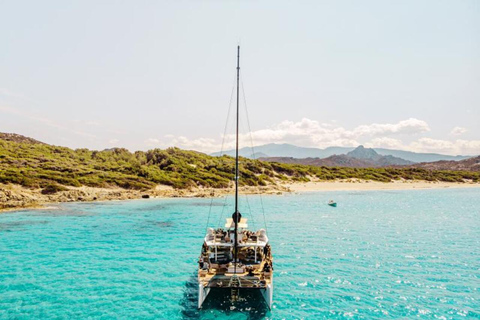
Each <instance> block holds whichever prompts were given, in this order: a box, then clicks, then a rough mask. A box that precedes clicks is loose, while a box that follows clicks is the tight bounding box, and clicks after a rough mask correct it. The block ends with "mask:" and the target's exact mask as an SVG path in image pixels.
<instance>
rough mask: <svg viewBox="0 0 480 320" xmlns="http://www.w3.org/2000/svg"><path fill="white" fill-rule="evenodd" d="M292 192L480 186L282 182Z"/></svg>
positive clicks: (478, 185)
mask: <svg viewBox="0 0 480 320" xmlns="http://www.w3.org/2000/svg"><path fill="white" fill-rule="evenodd" d="M284 186H285V187H287V188H288V189H290V190H291V191H292V192H315V191H343V190H345V191H349V190H358V191H365V190H413V189H442V188H480V183H473V182H463V183H461V182H438V181H435V182H432V181H412V180H398V181H392V182H379V181H369V180H336V181H311V182H304V183H290V184H284Z"/></svg>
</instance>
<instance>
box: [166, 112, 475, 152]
mask: <svg viewBox="0 0 480 320" xmlns="http://www.w3.org/2000/svg"><path fill="white" fill-rule="evenodd" d="M428 131H430V127H429V125H428V124H427V123H426V122H425V121H423V120H419V119H415V118H410V119H407V120H402V121H399V122H397V123H373V124H368V125H360V126H357V127H355V128H353V129H351V130H347V129H345V128H343V127H341V126H337V125H335V124H331V123H328V125H326V124H324V123H319V122H318V121H315V120H311V119H307V118H303V119H302V120H300V121H297V122H294V121H283V122H281V123H279V124H277V125H274V126H272V127H270V128H266V129H261V130H256V131H253V132H251V134H250V133H246V134H240V137H239V138H240V145H241V146H251V145H252V143H251V140H253V145H254V146H256V145H263V144H267V143H291V144H294V145H297V146H303V147H317V148H326V147H330V146H349V147H354V146H358V145H360V144H364V145H365V146H367V147H371V148H388V149H400V150H409V151H415V152H439V153H447V154H467V155H469V154H472V155H474V154H480V141H477V140H456V141H447V140H436V139H431V138H426V137H420V138H418V139H417V140H414V141H413V142H410V143H408V144H406V143H404V142H403V141H402V140H401V139H400V137H405V136H411V137H415V136H418V135H420V134H422V133H425V132H428ZM395 136H396V137H395ZM165 139H166V141H167V143H162V147H166V146H178V147H180V148H185V149H194V150H199V151H203V152H207V153H210V152H215V151H220V150H228V149H233V148H234V147H235V135H233V134H228V135H226V136H225V143H224V144H223V148H222V143H221V139H218V140H216V139H210V138H196V139H189V138H187V137H184V136H180V137H175V136H173V135H168V136H165Z"/></svg>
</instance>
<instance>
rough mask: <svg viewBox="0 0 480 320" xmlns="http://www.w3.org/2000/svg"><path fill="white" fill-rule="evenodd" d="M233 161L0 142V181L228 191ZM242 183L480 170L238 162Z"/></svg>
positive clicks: (447, 175)
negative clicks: (219, 189)
mask: <svg viewBox="0 0 480 320" xmlns="http://www.w3.org/2000/svg"><path fill="white" fill-rule="evenodd" d="M234 167H235V159H234V158H232V157H229V156H222V157H212V156H208V155H206V154H203V153H200V152H195V151H187V150H181V149H178V148H169V149H166V150H161V149H153V150H149V151H146V152H143V151H136V152H134V153H132V152H129V151H128V150H126V149H122V148H114V149H109V150H104V151H92V150H88V149H76V150H72V149H69V148H65V147H57V146H51V145H46V144H32V143H22V142H13V141H5V140H0V183H15V184H20V185H22V186H25V187H31V188H42V189H44V190H45V192H58V191H61V190H62V189H61V188H62V186H81V185H85V186H92V187H112V186H118V187H122V188H126V189H139V190H142V189H149V188H152V187H154V186H155V185H157V184H165V185H170V186H172V187H174V188H190V187H198V186H204V187H213V188H226V187H228V186H230V185H231V184H232V180H233V178H234ZM240 174H241V177H242V179H241V180H240V185H249V186H263V185H267V184H271V183H275V181H276V180H282V181H299V182H304V181H309V180H310V179H311V178H312V177H316V178H318V179H320V180H335V179H352V178H358V179H365V180H374V181H382V182H389V181H392V180H398V179H407V180H427V181H449V182H463V181H465V180H466V179H468V180H473V181H475V182H480V173H479V172H468V171H430V170H425V169H416V168H346V167H314V166H305V165H294V164H283V163H269V162H262V161H258V160H252V159H247V158H241V159H240Z"/></svg>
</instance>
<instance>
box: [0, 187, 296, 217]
mask: <svg viewBox="0 0 480 320" xmlns="http://www.w3.org/2000/svg"><path fill="white" fill-rule="evenodd" d="M289 191H290V189H289V188H288V187H287V186H283V185H270V186H266V187H242V188H240V192H241V193H242V194H278V193H282V192H289ZM233 192H234V189H232V188H228V189H214V188H194V189H174V188H172V187H169V186H163V185H159V186H157V187H156V188H155V189H151V190H146V191H139V190H127V189H122V188H92V187H78V188H75V187H69V188H67V190H65V191H58V192H55V193H53V194H44V193H42V189H29V188H25V187H22V186H19V185H11V184H10V185H5V184H0V212H2V211H11V210H18V209H22V208H39V207H42V206H44V205H46V204H53V203H61V202H83V201H108V200H129V199H142V198H143V199H148V198H177V197H181V198H191V197H196V198H206V197H219V196H222V195H225V194H230V193H233Z"/></svg>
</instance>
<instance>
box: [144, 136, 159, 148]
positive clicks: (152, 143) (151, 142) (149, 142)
mask: <svg viewBox="0 0 480 320" xmlns="http://www.w3.org/2000/svg"><path fill="white" fill-rule="evenodd" d="M145 144H146V145H147V146H149V147H155V146H158V145H159V144H160V140H158V139H156V138H149V139H147V140H145Z"/></svg>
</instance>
